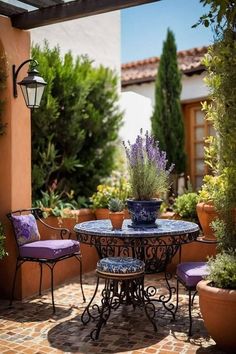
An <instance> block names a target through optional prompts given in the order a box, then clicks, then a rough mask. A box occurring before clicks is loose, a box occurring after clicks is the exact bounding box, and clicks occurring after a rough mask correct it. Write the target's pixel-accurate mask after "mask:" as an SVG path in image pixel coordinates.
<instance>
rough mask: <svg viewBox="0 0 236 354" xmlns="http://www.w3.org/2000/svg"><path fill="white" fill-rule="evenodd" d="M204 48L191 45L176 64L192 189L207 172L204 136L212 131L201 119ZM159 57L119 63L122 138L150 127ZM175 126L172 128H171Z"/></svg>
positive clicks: (205, 90) (129, 136) (132, 138)
mask: <svg viewBox="0 0 236 354" xmlns="http://www.w3.org/2000/svg"><path fill="white" fill-rule="evenodd" d="M206 52H207V47H201V48H192V49H189V50H185V51H180V52H178V63H179V67H180V69H181V71H182V93H181V103H182V109H183V117H184V125H185V145H186V153H187V162H188V163H187V173H188V175H189V176H190V180H191V183H192V185H193V187H194V188H196V189H198V188H199V187H200V186H201V184H202V178H203V176H204V175H205V174H206V173H207V172H208V170H207V166H206V165H205V164H204V139H205V137H206V136H207V135H209V134H212V133H213V132H212V127H211V125H210V124H209V123H208V122H206V121H205V120H204V113H203V112H202V111H201V102H202V101H205V100H206V99H207V98H208V95H209V92H208V89H207V87H206V85H205V83H204V77H205V75H206V71H205V68H204V66H203V65H202V63H201V59H202V58H203V56H204V55H205V53H206ZM159 60H160V58H158V57H152V58H147V59H144V60H139V61H135V62H130V63H126V64H123V65H122V74H121V85H122V94H121V107H122V109H123V111H124V112H125V119H124V125H123V127H122V129H121V132H120V134H121V137H122V139H123V140H130V141H133V140H134V139H135V137H136V136H137V134H138V133H139V131H140V128H143V130H149V131H150V129H151V121H150V117H151V115H152V112H153V106H154V94H155V79H156V74H157V70H158V63H159ZM173 129H174V127H173Z"/></svg>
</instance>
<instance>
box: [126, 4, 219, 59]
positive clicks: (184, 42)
mask: <svg viewBox="0 0 236 354" xmlns="http://www.w3.org/2000/svg"><path fill="white" fill-rule="evenodd" d="M206 12H207V8H206V7H203V6H202V4H201V3H200V0H162V1H157V2H154V3H150V4H147V5H140V6H136V7H131V8H129V9H125V10H122V11H121V61H122V63H127V62H129V61H133V60H139V59H145V58H149V57H152V56H160V55H161V52H162V45H163V41H164V40H165V38H166V33H167V28H168V27H169V28H170V29H171V30H172V31H173V32H174V35H175V40H176V44H177V50H178V51H179V50H184V49H190V48H193V47H200V46H203V45H209V44H211V43H212V42H213V34H212V31H211V29H210V28H205V27H204V26H202V25H199V26H198V27H197V28H191V26H192V25H193V24H194V23H196V22H197V21H198V20H199V17H200V16H201V15H203V14H204V13H206Z"/></svg>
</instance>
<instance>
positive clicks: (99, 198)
mask: <svg viewBox="0 0 236 354" xmlns="http://www.w3.org/2000/svg"><path fill="white" fill-rule="evenodd" d="M129 193H130V185H129V183H128V182H127V180H126V178H125V177H124V176H120V175H119V174H118V173H115V172H114V173H113V174H112V176H111V178H109V179H108V180H107V181H106V183H105V184H99V185H98V186H97V191H96V192H95V193H94V194H93V195H92V197H90V201H91V202H92V206H93V208H95V209H97V208H108V204H109V201H110V200H111V199H112V198H119V199H120V200H121V201H122V202H123V203H125V201H126V199H127V198H128V195H129Z"/></svg>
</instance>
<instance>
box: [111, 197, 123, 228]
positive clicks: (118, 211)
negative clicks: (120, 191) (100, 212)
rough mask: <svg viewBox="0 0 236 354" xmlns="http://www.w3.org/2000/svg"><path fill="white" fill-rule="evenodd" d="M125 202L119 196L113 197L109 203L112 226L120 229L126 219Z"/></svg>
mask: <svg viewBox="0 0 236 354" xmlns="http://www.w3.org/2000/svg"><path fill="white" fill-rule="evenodd" d="M124 207H125V206H124V203H123V202H122V200H120V199H119V198H111V199H110V201H109V203H108V209H109V219H110V220H111V224H112V228H113V229H114V230H119V229H121V228H122V224H123V221H124Z"/></svg>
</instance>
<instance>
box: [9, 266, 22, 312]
mask: <svg viewBox="0 0 236 354" xmlns="http://www.w3.org/2000/svg"><path fill="white" fill-rule="evenodd" d="M23 263H24V261H19V260H17V261H16V268H15V274H14V278H13V284H12V290H11V299H10V303H9V306H12V302H13V298H14V293H15V286H16V276H17V272H18V269H20V267H21V265H22V264H23Z"/></svg>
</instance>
